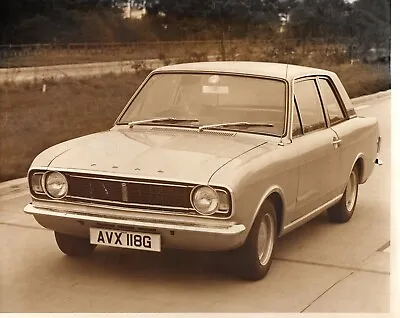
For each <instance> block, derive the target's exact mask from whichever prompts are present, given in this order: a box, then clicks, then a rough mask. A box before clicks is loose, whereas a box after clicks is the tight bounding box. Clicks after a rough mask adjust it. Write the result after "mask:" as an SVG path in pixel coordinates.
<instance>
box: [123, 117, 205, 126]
mask: <svg viewBox="0 0 400 318" xmlns="http://www.w3.org/2000/svg"><path fill="white" fill-rule="evenodd" d="M198 121H199V120H198V119H185V118H175V117H163V118H153V119H143V120H137V121H131V122H129V123H128V125H129V128H132V127H133V126H134V125H140V124H147V123H164V122H165V123H170V124H172V123H180V122H189V123H190V122H198Z"/></svg>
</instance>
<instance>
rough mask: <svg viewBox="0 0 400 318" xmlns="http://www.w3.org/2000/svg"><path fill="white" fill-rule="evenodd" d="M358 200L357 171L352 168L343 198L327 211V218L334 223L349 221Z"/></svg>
mask: <svg viewBox="0 0 400 318" xmlns="http://www.w3.org/2000/svg"><path fill="white" fill-rule="evenodd" d="M357 198H358V169H357V167H354V168H353V170H352V171H351V173H350V177H349V180H348V182H347V185H346V189H345V190H344V193H343V196H342V198H341V199H340V201H339V202H338V203H336V204H335V205H334V206H333V207H331V208H329V209H328V218H329V220H330V221H331V222H334V223H345V222H347V221H349V220H350V219H351V217H352V216H353V213H354V210H355V208H356V203H357Z"/></svg>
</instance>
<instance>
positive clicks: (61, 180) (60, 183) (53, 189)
mask: <svg viewBox="0 0 400 318" xmlns="http://www.w3.org/2000/svg"><path fill="white" fill-rule="evenodd" d="M44 185H45V188H46V192H47V194H48V195H49V196H50V197H52V198H53V199H61V198H63V197H65V196H66V195H67V192H68V182H67V179H66V178H65V176H64V175H63V174H61V173H59V172H49V173H47V174H46V176H45V184H44Z"/></svg>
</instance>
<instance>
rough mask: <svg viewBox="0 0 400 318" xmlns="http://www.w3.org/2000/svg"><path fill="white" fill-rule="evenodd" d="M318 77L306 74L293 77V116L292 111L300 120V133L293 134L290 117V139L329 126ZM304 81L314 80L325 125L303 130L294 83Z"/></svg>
mask: <svg viewBox="0 0 400 318" xmlns="http://www.w3.org/2000/svg"><path fill="white" fill-rule="evenodd" d="M318 78H319V76H307V77H301V78H297V79H295V80H294V81H293V106H294V107H293V117H294V115H295V114H294V112H295V111H296V112H298V115H299V121H300V127H301V134H298V135H296V136H293V120H294V118H292V125H291V128H292V129H291V133H292V139H293V138H298V137H301V136H305V135H308V134H310V133H313V132H317V131H320V130H323V129H327V128H330V123H329V120H328V117H327V116H328V115H327V111H326V109H325V106H324V104H323V102H322V96H321V91H320V86H319V83H318ZM306 81H312V82H314V85H315V89H316V92H317V95H318V99H319V102H320V106H321V110H322V114H323V118H324V122H325V127H321V128H317V129H313V130H310V131H307V132H304V125H303V118H302V116H301V111H300V108H299V105H298V103H297V99H296V89H295V88H296V84H298V83H301V82H306Z"/></svg>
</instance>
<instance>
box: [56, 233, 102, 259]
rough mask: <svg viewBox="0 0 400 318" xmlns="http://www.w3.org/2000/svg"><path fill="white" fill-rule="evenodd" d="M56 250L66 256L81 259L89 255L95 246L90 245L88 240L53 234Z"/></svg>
mask: <svg viewBox="0 0 400 318" xmlns="http://www.w3.org/2000/svg"><path fill="white" fill-rule="evenodd" d="M54 236H55V238H56V242H57V245H58V248H59V249H60V250H61V252H63V253H64V254H66V255H68V256H75V257H83V256H88V255H90V254H91V253H92V252H93V251H94V249H95V248H96V245H93V244H90V241H89V239H87V238H83V237H77V236H72V235H68V234H63V233H59V232H54Z"/></svg>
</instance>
